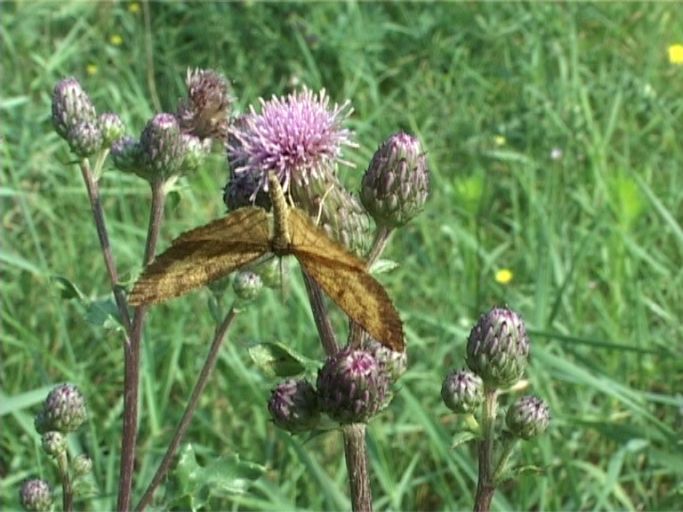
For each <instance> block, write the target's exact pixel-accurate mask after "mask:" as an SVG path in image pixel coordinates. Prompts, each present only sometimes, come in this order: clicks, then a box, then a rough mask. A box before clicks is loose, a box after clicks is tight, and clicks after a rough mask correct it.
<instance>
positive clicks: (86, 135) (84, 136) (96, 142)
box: [66, 121, 102, 158]
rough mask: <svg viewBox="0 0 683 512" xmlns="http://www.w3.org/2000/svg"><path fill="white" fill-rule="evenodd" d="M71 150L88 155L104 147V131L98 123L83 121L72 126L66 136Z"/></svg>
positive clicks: (77, 153)
mask: <svg viewBox="0 0 683 512" xmlns="http://www.w3.org/2000/svg"><path fill="white" fill-rule="evenodd" d="M66 140H67V142H68V143H69V147H70V148H71V151H73V152H74V153H75V154H76V155H78V156H80V157H83V158H85V157H88V156H90V155H93V154H95V153H96V152H98V151H99V150H100V149H101V148H102V132H101V131H100V128H99V126H98V125H97V123H93V122H90V121H83V122H80V123H78V124H76V125H74V126H72V127H71V129H70V130H69V133H68V134H67V136H66Z"/></svg>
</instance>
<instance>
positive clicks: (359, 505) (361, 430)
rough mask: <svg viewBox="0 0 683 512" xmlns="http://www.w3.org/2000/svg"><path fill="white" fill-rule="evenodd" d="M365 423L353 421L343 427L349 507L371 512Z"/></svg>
mask: <svg viewBox="0 0 683 512" xmlns="http://www.w3.org/2000/svg"><path fill="white" fill-rule="evenodd" d="M365 431H366V425H365V423H353V424H351V425H346V426H344V428H343V434H344V455H345V457H346V470H347V472H348V473H349V488H350V492H351V508H352V510H353V512H372V489H371V488H370V476H369V472H368V454H367V451H366V448H365Z"/></svg>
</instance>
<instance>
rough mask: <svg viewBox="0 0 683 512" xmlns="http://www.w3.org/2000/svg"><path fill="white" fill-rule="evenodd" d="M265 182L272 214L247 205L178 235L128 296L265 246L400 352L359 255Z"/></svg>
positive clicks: (216, 275)
mask: <svg viewBox="0 0 683 512" xmlns="http://www.w3.org/2000/svg"><path fill="white" fill-rule="evenodd" d="M268 186H269V193H270V198H271V202H272V215H270V216H269V215H268V213H267V212H266V210H264V209H262V208H260V207H256V206H247V207H243V208H238V209H236V210H234V211H232V212H230V213H229V214H228V215H226V216H225V217H223V218H220V219H218V220H215V221H213V222H210V223H209V224H206V225H204V226H200V227H198V228H195V229H192V230H190V231H187V232H185V233H183V234H181V235H180V236H179V237H178V238H176V239H175V240H173V241H172V242H171V246H170V247H169V248H168V249H167V250H166V251H165V252H164V253H162V254H161V255H159V256H157V258H156V259H155V260H154V261H153V262H152V263H150V264H149V265H148V266H147V267H146V268H145V270H144V272H143V273H142V276H141V277H140V278H139V279H138V281H137V282H136V283H135V285H134V287H133V290H132V292H131V294H130V296H129V303H130V304H131V305H133V306H139V305H142V304H154V303H158V302H162V301H165V300H167V299H170V298H173V297H178V296H180V295H183V294H185V293H187V292H189V291H191V290H194V289H195V288H199V287H200V286H204V285H206V284H208V283H210V282H211V281H214V280H216V279H220V278H222V277H224V276H226V275H228V274H229V273H231V272H233V271H235V270H237V269H240V268H242V267H244V266H246V265H248V264H250V263H252V262H254V261H256V260H258V259H259V258H262V257H263V256H266V255H268V254H270V253H272V254H274V255H275V256H279V257H282V256H289V255H292V256H294V257H295V258H296V259H297V261H298V262H299V264H300V265H301V267H302V268H303V270H304V271H305V272H306V274H308V275H309V276H310V277H311V278H313V279H314V280H315V281H316V282H317V283H318V285H320V287H321V288H322V290H323V291H324V292H325V293H326V294H327V295H328V296H329V297H330V298H331V299H332V300H333V301H334V302H335V303H336V304H337V305H338V306H339V307H340V308H341V310H342V311H344V313H346V315H347V316H348V317H349V318H350V319H351V320H353V321H354V322H355V323H357V324H358V325H360V326H361V327H362V328H363V329H364V330H365V331H367V333H368V334H369V335H370V336H372V337H373V338H375V339H376V340H377V341H379V342H380V343H382V344H383V345H385V346H387V347H388V348H390V349H392V350H395V351H403V350H404V348H405V343H404V336H403V324H402V322H401V319H400V317H399V314H398V311H397V310H396V308H395V307H394V305H393V304H392V302H391V299H390V298H389V295H388V294H387V292H386V290H385V289H384V287H383V286H382V285H381V284H380V283H379V281H377V280H376V279H375V278H374V277H372V276H371V275H370V274H369V273H368V270H367V266H366V264H365V262H364V261H362V260H361V259H359V258H358V257H356V256H354V255H353V254H351V253H350V252H349V251H348V250H347V249H346V248H345V247H344V246H342V245H341V244H340V243H338V242H336V241H334V240H332V239H331V238H330V237H329V236H328V235H327V234H326V233H325V232H324V231H323V230H322V229H321V228H319V227H318V226H317V225H316V224H315V223H314V222H313V221H312V220H311V218H310V217H309V216H308V215H307V214H306V213H305V212H304V211H302V210H300V209H298V208H295V207H289V206H288V205H287V201H286V199H285V195H284V192H283V190H282V186H281V185H280V182H279V180H278V179H277V177H276V176H275V175H274V174H271V175H269V176H268Z"/></svg>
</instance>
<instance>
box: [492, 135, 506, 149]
mask: <svg viewBox="0 0 683 512" xmlns="http://www.w3.org/2000/svg"><path fill="white" fill-rule="evenodd" d="M506 142H507V139H506V138H505V137H504V136H503V135H496V136H495V137H493V143H494V144H495V145H496V146H505V143H506Z"/></svg>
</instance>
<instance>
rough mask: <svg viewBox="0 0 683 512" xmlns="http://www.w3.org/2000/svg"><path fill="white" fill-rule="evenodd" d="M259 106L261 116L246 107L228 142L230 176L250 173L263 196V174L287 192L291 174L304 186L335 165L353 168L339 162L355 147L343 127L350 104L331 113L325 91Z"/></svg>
mask: <svg viewBox="0 0 683 512" xmlns="http://www.w3.org/2000/svg"><path fill="white" fill-rule="evenodd" d="M259 101H260V103H261V113H260V114H257V113H256V111H255V110H254V108H253V107H251V108H250V113H249V114H246V115H244V116H243V117H242V118H240V122H239V123H236V124H235V125H233V127H232V131H231V134H230V137H229V138H228V143H227V148H228V159H229V161H230V165H231V166H232V167H233V172H234V173H236V174H239V173H243V172H248V173H255V174H256V175H257V176H258V182H259V185H260V188H262V189H263V190H267V187H268V184H267V179H268V172H270V171H274V172H275V173H276V174H277V176H278V178H279V179H280V183H282V188H283V189H285V190H287V189H288V188H289V183H290V181H291V180H292V176H293V175H295V174H296V173H299V176H300V177H302V178H303V180H304V181H306V182H307V181H308V178H309V177H310V176H312V177H317V176H319V174H320V172H321V171H322V170H323V169H325V168H326V167H328V166H330V165H333V164H334V163H336V162H340V163H343V164H346V165H352V164H351V163H350V162H348V161H345V160H343V159H342V158H341V150H342V146H350V147H357V145H356V144H355V143H354V142H353V141H352V133H351V131H350V130H348V129H346V128H343V127H342V123H343V121H344V120H345V119H346V118H347V117H348V116H349V115H350V114H351V112H352V111H353V109H352V108H351V104H350V102H349V101H345V102H344V103H343V104H341V105H337V104H336V103H335V104H334V105H332V106H331V107H330V105H329V104H330V99H329V97H328V96H327V94H326V92H325V90H324V89H323V90H321V91H320V92H319V93H317V94H314V93H313V92H312V91H310V90H309V89H306V88H304V90H303V91H300V92H297V93H293V94H290V95H289V96H287V97H285V98H278V97H275V96H273V98H272V99H271V100H270V101H264V100H263V99H260V100H259ZM253 195H254V196H255V195H256V192H254V194H253Z"/></svg>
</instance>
